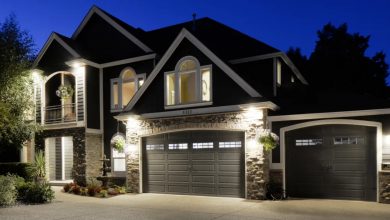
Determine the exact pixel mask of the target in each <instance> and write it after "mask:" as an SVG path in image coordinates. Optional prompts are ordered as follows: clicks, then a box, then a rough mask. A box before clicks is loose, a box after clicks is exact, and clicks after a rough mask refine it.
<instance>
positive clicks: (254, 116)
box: [244, 106, 263, 120]
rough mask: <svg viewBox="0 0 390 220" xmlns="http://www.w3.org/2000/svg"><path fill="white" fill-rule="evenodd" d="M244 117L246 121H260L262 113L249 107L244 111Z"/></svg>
mask: <svg viewBox="0 0 390 220" xmlns="http://www.w3.org/2000/svg"><path fill="white" fill-rule="evenodd" d="M244 117H245V119H247V120H260V119H262V118H263V111H262V110H261V109H258V108H255V107H252V106H251V107H249V108H247V109H245V110H244Z"/></svg>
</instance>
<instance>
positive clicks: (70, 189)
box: [63, 179, 126, 198]
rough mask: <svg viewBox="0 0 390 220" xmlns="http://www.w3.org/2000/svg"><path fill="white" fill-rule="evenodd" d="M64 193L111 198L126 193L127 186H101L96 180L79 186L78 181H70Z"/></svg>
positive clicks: (64, 188)
mask: <svg viewBox="0 0 390 220" xmlns="http://www.w3.org/2000/svg"><path fill="white" fill-rule="evenodd" d="M63 192H64V193H70V194H74V195H80V196H90V197H97V198H109V197H113V196H117V195H120V194H125V193H126V187H124V186H116V185H113V186H110V187H105V186H99V185H98V184H97V183H96V182H95V181H94V180H92V179H91V181H90V182H89V183H88V184H87V186H85V187H83V186H79V185H77V183H68V184H66V185H65V186H64V187H63Z"/></svg>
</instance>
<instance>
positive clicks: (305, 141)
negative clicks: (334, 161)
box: [295, 138, 322, 146]
mask: <svg viewBox="0 0 390 220" xmlns="http://www.w3.org/2000/svg"><path fill="white" fill-rule="evenodd" d="M321 144H322V139H321V138H317V139H298V140H295V146H316V145H321Z"/></svg>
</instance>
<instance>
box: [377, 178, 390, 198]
mask: <svg viewBox="0 0 390 220" xmlns="http://www.w3.org/2000/svg"><path fill="white" fill-rule="evenodd" d="M379 202H381V203H388V204H390V170H389V171H379Z"/></svg>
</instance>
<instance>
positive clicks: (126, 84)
mask: <svg viewBox="0 0 390 220" xmlns="http://www.w3.org/2000/svg"><path fill="white" fill-rule="evenodd" d="M145 75H146V74H139V75H137V74H136V72H135V71H134V69H133V68H131V67H127V68H125V69H123V70H122V72H121V74H120V76H119V78H114V79H111V110H121V109H122V108H124V107H125V106H126V105H127V104H128V103H129V102H130V100H131V99H132V98H133V96H134V95H135V93H136V92H137V90H138V88H139V87H141V86H142V84H143V83H144V81H145Z"/></svg>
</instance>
